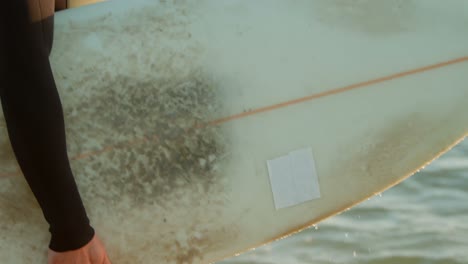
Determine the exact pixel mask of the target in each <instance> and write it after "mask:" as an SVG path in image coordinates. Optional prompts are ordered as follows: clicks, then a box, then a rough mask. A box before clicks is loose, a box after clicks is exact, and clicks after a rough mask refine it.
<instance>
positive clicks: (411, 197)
mask: <svg viewBox="0 0 468 264" xmlns="http://www.w3.org/2000/svg"><path fill="white" fill-rule="evenodd" d="M306 263H307V264H338V263H352V264H354V263H359V264H361V263H364V264H366V263H368V264H436V263H437V264H462V263H463V264H464V263H468V139H465V141H463V142H462V143H460V144H459V145H458V146H456V147H455V148H453V149H452V150H451V151H449V152H448V153H446V154H445V155H443V156H442V157H440V158H439V159H437V160H436V161H434V162H433V163H431V164H430V165H429V166H427V167H426V168H424V169H423V170H421V171H420V172H419V173H417V174H415V175H413V176H412V177H410V178H409V179H407V180H405V181H404V182H402V183H400V184H399V185H397V186H395V187H393V188H391V189H389V190H387V191H385V192H384V193H382V194H381V195H378V196H375V197H373V198H371V199H369V200H368V201H366V202H363V203H361V204H359V205H357V206H355V207H353V208H351V209H350V210H348V211H346V212H344V213H342V214H340V215H337V216H334V217H331V218H329V219H327V220H325V221H323V222H321V223H319V224H318V225H317V226H315V227H312V228H310V229H308V230H305V231H303V232H301V233H299V234H296V235H294V236H291V237H289V238H286V239H283V240H280V241H277V242H274V243H272V244H268V245H266V246H263V247H260V248H257V249H256V250H254V251H250V252H248V253H245V254H243V255H240V256H238V257H234V258H231V259H228V260H225V261H222V262H219V263H218V264H306Z"/></svg>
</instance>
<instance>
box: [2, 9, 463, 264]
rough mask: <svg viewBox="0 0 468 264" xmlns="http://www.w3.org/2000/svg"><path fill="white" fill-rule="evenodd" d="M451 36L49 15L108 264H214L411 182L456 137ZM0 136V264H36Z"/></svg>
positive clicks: (212, 17)
mask: <svg viewBox="0 0 468 264" xmlns="http://www.w3.org/2000/svg"><path fill="white" fill-rule="evenodd" d="M467 24H468V3H467V2H465V1H455V0H452V1H444V2H443V3H442V2H440V1H435V0H433V1H430V0H413V1H349V2H345V1H338V0H328V1H309V0H303V1H294V2H291V1H271V0H268V1H266V0H265V1H247V0H245V1H215V0H212V1H206V0H203V1H161V2H157V1H153V0H137V1H112V2H105V3H100V4H96V5H91V6H86V7H81V8H77V9H72V10H68V11H64V12H61V13H59V14H57V15H56V32H55V44H54V45H55V46H54V50H53V54H52V57H51V61H52V64H53V68H54V73H55V77H56V80H57V83H58V87H59V91H60V94H61V98H62V102H63V106H64V112H65V118H66V125H67V138H68V151H69V156H70V159H71V160H72V167H73V171H74V173H75V177H76V180H77V182H78V185H79V188H80V192H81V194H82V197H83V199H84V202H85V206H86V208H87V210H88V213H89V215H90V218H91V221H92V224H93V226H94V227H95V228H96V230H97V231H98V232H99V234H100V236H101V237H102V238H103V241H104V242H105V243H106V246H107V248H108V251H109V255H110V256H111V258H112V261H113V263H114V264H119V263H178V264H181V263H210V262H214V261H218V260H221V259H223V258H225V257H229V256H232V255H234V254H236V253H239V252H243V251H245V250H248V249H250V248H252V247H256V246H259V245H261V244H264V243H268V242H270V241H272V240H275V239H278V238H281V237H284V236H287V235H290V234H292V233H294V232H296V231H299V230H301V229H303V228H306V227H308V226H310V225H312V224H315V223H317V222H319V221H320V220H322V219H324V218H327V217H330V216H332V215H334V214H337V213H339V212H341V211H342V210H344V209H346V208H349V207H351V206H353V205H355V204H357V203H359V202H360V201H362V200H364V199H366V198H368V197H370V196H372V195H374V194H376V193H379V192H381V191H383V190H385V189H386V188H389V187H390V186H393V185H394V184H397V183H398V182H400V181H402V180H403V179H405V178H406V177H408V176H409V175H411V174H413V173H415V172H416V171H417V170H418V169H420V168H421V167H422V166H424V165H425V164H427V163H428V162H430V161H431V160H433V159H434V158H435V157H437V156H438V155H440V154H441V153H443V152H444V151H446V150H448V149H449V148H450V147H451V146H453V145H454V144H456V143H457V142H458V141H460V140H461V139H462V138H463V137H464V136H465V135H466V134H467V132H468V115H467V114H466V113H467V112H468V104H467V100H468V85H467V83H468V74H467V73H468V34H466V25H467ZM0 129H1V134H0V164H1V165H0V175H1V176H0V229H1V230H2V232H1V233H0V234H1V238H0V261H1V262H2V263H15V264H16V263H46V255H45V252H46V251H45V247H46V245H47V243H48V239H49V235H48V232H47V226H46V223H45V221H44V220H43V218H42V215H41V212H40V209H39V207H38V206H37V203H36V202H35V200H34V198H33V196H32V194H31V192H30V190H29V189H28V187H27V185H26V183H25V180H24V179H23V177H22V176H21V173H20V172H19V169H18V166H17V163H16V161H15V159H14V156H13V154H12V151H11V148H10V145H9V141H8V138H7V135H6V129H5V124H4V122H3V121H2V122H1V123H0ZM25 252H27V253H28V254H25Z"/></svg>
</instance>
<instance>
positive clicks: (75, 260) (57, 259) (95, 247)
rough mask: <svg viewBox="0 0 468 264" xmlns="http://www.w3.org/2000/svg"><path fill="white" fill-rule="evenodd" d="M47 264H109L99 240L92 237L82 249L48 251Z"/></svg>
mask: <svg viewBox="0 0 468 264" xmlns="http://www.w3.org/2000/svg"><path fill="white" fill-rule="evenodd" d="M48 263H49V264H111V262H110V260H109V257H108V256H107V253H106V249H105V248H104V245H103V244H102V242H101V240H99V238H98V237H97V236H96V235H94V237H93V239H91V241H89V243H88V244H86V245H85V246H84V247H82V248H79V249H76V250H71V251H65V252H55V251H53V250H51V249H49V256H48Z"/></svg>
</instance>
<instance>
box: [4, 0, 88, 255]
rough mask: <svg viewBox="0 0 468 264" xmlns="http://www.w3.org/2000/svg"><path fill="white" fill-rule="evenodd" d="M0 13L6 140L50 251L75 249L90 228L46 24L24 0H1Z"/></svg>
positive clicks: (85, 239) (86, 240)
mask: <svg viewBox="0 0 468 264" xmlns="http://www.w3.org/2000/svg"><path fill="white" fill-rule="evenodd" d="M1 9H2V10H3V11H0V16H1V18H0V22H1V23H2V25H0V30H1V32H0V34H1V35H0V41H1V42H2V44H1V45H0V48H1V50H0V59H1V60H2V62H1V63H2V65H1V72H0V95H1V102H2V107H3V112H4V116H5V120H6V123H7V128H8V134H9V137H10V142H11V145H12V147H13V150H14V153H15V155H16V158H17V160H18V163H19V165H20V167H21V170H22V172H23V174H24V176H25V178H26V180H27V182H28V184H29V186H30V188H31V190H32V192H33V193H34V195H35V197H36V199H37V201H38V202H39V205H40V207H41V208H42V211H43V214H44V217H45V219H46V221H47V222H48V223H49V226H50V229H49V231H50V232H51V241H50V245H49V247H50V249H52V250H55V251H58V252H63V251H67V250H74V249H78V248H81V247H82V246H84V245H86V244H87V243H88V242H89V241H90V240H91V239H92V237H93V236H94V230H93V228H92V227H91V226H90V223H89V219H88V217H87V215H86V211H85V208H84V206H83V203H82V201H81V197H80V194H79V192H78V189H77V186H76V183H75V180H74V177H73V174H72V171H71V168H70V164H69V160H68V155H67V149H66V141H65V125H64V117H63V110H62V105H61V102H60V98H59V94H58V91H57V88H56V85H55V81H54V78H53V75H52V71H51V67H50V63H49V58H48V55H49V49H48V47H46V46H47V45H45V44H44V43H45V42H44V35H43V33H44V28H43V26H44V24H43V23H42V22H37V23H31V22H30V20H29V16H28V8H27V3H26V0H11V1H10V0H8V1H4V2H3V3H2V7H1ZM52 18H53V17H50V18H49V19H52ZM49 22H50V21H49ZM12 239H14V238H12Z"/></svg>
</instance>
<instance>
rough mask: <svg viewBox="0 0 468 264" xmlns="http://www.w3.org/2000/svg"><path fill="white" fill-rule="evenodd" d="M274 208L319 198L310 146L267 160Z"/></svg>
mask: <svg viewBox="0 0 468 264" xmlns="http://www.w3.org/2000/svg"><path fill="white" fill-rule="evenodd" d="M267 166H268V174H269V175H270V182H271V189H272V191H273V199H274V202H275V208H276V210H278V209H281V208H285V207H290V206H294V205H298V204H300V203H303V202H307V201H310V200H314V199H318V198H320V187H319V183H318V177H317V172H316V170H315V162H314V157H313V155H312V150H311V149H310V148H306V149H300V150H296V151H292V152H290V153H289V154H288V155H286V156H281V157H278V158H276V159H273V160H268V161H267Z"/></svg>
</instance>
